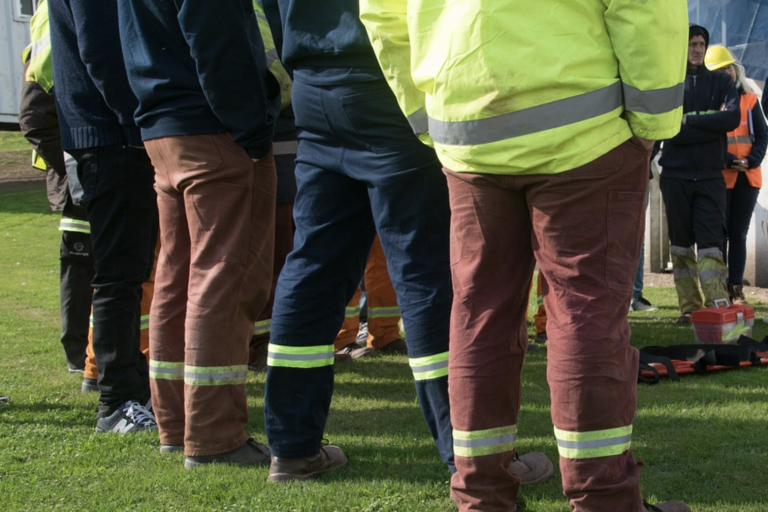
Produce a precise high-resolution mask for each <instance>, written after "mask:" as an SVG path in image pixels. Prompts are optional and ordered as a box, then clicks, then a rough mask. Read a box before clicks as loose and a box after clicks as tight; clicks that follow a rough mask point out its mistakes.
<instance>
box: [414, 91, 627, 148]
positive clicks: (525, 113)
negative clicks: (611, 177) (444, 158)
mask: <svg viewBox="0 0 768 512" xmlns="http://www.w3.org/2000/svg"><path fill="white" fill-rule="evenodd" d="M622 104H623V103H622V97H621V82H616V83H614V84H612V85H609V86H608V87H604V88H602V89H598V90H596V91H591V92H588V93H585V94H580V95H578V96H573V97H571V98H565V99H562V100H557V101H553V102H550V103H546V104H544V105H537V106H535V107H530V108H526V109H524V110H519V111H517V112H510V113H508V114H503V115H500V116H495V117H489V118H486V119H473V120H471V121H438V120H437V119H433V118H431V117H430V118H429V134H430V136H431V137H432V139H433V140H434V141H435V142H438V143H440V144H446V145H450V146H474V145H477V144H489V143H491V142H497V141H500V140H504V139H510V138H512V137H521V136H524V135H530V134H532V133H538V132H543V131H545V130H551V129H553V128H560V127H562V126H567V125H570V124H575V123H578V122H581V121H586V120H588V119H593V118H595V117H598V116H601V115H603V114H607V113H609V112H612V111H614V110H616V109H617V108H621V106H622Z"/></svg>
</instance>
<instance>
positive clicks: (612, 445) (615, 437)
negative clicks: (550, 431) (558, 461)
mask: <svg viewBox="0 0 768 512" xmlns="http://www.w3.org/2000/svg"><path fill="white" fill-rule="evenodd" d="M555 437H556V438H557V449H558V451H559V452H560V456H561V457H564V458H566V459H591V458H595V457H611V456H614V455H621V454H622V453H624V452H625V451H627V450H628V449H629V446H630V444H631V442H632V425H629V426H626V427H618V428H609V429H607V430H593V431H592V432H568V431H566V430H560V429H558V428H557V427H555Z"/></svg>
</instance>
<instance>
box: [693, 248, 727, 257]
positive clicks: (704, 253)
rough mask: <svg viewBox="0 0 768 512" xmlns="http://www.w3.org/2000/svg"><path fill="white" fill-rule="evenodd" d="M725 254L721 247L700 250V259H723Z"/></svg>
mask: <svg viewBox="0 0 768 512" xmlns="http://www.w3.org/2000/svg"><path fill="white" fill-rule="evenodd" d="M722 257H723V253H722V251H721V250H720V248H719V247H707V248H706V249H699V259H702V258H722Z"/></svg>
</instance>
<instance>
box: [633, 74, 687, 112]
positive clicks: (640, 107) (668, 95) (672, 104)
mask: <svg viewBox="0 0 768 512" xmlns="http://www.w3.org/2000/svg"><path fill="white" fill-rule="evenodd" d="M623 86H624V108H626V109H627V110H629V111H631V112H640V113H643V114H664V113H666V112H670V111H672V110H674V109H676V108H677V107H679V106H681V105H682V104H683V92H684V91H685V83H683V82H681V83H679V84H677V85H673V86H672V87H667V88H666V89H655V90H652V91H641V90H640V89H636V88H634V87H632V86H631V85H627V84H623Z"/></svg>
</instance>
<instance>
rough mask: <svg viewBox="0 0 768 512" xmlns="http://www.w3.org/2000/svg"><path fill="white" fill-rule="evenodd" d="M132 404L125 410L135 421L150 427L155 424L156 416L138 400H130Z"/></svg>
mask: <svg viewBox="0 0 768 512" xmlns="http://www.w3.org/2000/svg"><path fill="white" fill-rule="evenodd" d="M130 404H131V405H129V406H128V407H127V409H126V411H125V415H126V416H127V417H129V418H130V419H131V421H132V422H133V423H135V424H137V425H140V426H142V427H150V426H152V425H154V424H155V417H154V416H153V415H152V413H151V412H149V411H148V410H147V409H146V408H144V406H143V405H141V404H140V403H138V402H130Z"/></svg>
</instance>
